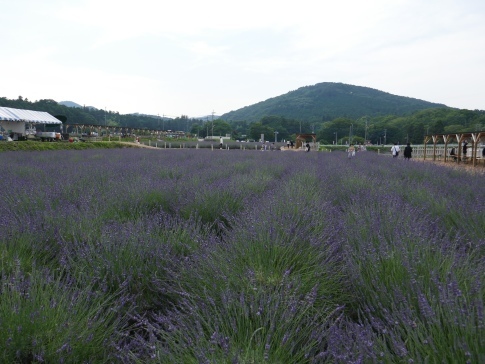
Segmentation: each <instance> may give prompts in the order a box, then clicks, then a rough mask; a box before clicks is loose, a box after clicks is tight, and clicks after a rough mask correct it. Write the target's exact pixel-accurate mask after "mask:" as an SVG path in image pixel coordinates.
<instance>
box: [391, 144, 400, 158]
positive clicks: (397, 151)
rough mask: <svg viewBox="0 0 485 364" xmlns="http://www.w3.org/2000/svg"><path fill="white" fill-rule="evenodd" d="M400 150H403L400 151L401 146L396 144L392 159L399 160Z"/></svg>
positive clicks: (393, 147) (393, 148)
mask: <svg viewBox="0 0 485 364" xmlns="http://www.w3.org/2000/svg"><path fill="white" fill-rule="evenodd" d="M400 150H401V149H399V145H397V143H394V145H393V146H392V148H391V153H392V157H393V158H397V157H398V156H399V151H400Z"/></svg>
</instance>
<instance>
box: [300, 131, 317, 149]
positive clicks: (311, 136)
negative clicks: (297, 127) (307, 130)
mask: <svg viewBox="0 0 485 364" xmlns="http://www.w3.org/2000/svg"><path fill="white" fill-rule="evenodd" d="M307 139H311V140H312V141H313V144H315V143H316V142H317V134H296V148H297V149H298V148H301V146H302V145H303V143H304V142H306V141H307Z"/></svg>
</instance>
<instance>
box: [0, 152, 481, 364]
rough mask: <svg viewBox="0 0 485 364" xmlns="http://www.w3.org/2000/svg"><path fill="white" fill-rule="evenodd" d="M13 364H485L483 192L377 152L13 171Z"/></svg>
mask: <svg viewBox="0 0 485 364" xmlns="http://www.w3.org/2000/svg"><path fill="white" fill-rule="evenodd" d="M0 170H1V171H2V172H1V173H2V178H1V180H0V187H1V189H2V191H3V192H4V193H3V194H2V198H1V199H0V244H1V245H0V259H1V260H0V269H1V273H0V274H1V286H0V289H1V291H0V348H2V350H0V359H1V360H2V361H3V362H23V363H24V362H35V363H40V362H49V363H50V362H65V363H70V362H71V363H79V362H87V363H89V362H92V363H95V362H96V363H99V362H132V363H152V362H153V363H226V362H228V363H229V362H231V363H246V362H254V363H256V362H258V363H259V362H268V363H326V362H328V363H339V362H341V363H348V362H383V363H390V362H392V363H396V362H403V363H410V362H416V363H417V362H467V361H468V362H484V361H485V332H484V326H483V325H484V322H483V320H484V318H483V308H484V307H483V304H484V293H485V289H484V286H483V283H484V273H483V263H484V261H483V258H484V252H485V249H484V247H485V237H484V231H485V206H484V204H483V200H481V199H482V198H483V196H485V187H484V186H483V183H482V181H481V178H480V177H478V176H474V175H467V174H466V173H465V172H460V171H456V170H449V169H443V168H442V167H439V166H436V165H432V164H425V163H419V162H416V163H415V162H408V161H401V160H394V159H391V158H383V157H380V156H378V155H376V154H372V153H359V155H358V156H357V158H355V159H353V160H347V159H346V157H345V155H344V154H343V153H338V152H335V153H264V152H254V151H229V152H228V151H213V152H211V151H193V150H192V151H190V150H173V151H171V150H166V151H158V150H131V149H130V150H129V149H126V150H103V151H99V150H89V151H55V152H43V153H37V154H34V153H23V152H16V153H3V154H2V155H1V159H0Z"/></svg>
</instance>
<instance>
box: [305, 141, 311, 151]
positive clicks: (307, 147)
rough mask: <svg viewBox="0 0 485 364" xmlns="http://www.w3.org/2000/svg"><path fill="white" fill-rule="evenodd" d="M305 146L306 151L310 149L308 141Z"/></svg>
mask: <svg viewBox="0 0 485 364" xmlns="http://www.w3.org/2000/svg"><path fill="white" fill-rule="evenodd" d="M305 147H306V151H307V152H309V151H310V143H306V145H305Z"/></svg>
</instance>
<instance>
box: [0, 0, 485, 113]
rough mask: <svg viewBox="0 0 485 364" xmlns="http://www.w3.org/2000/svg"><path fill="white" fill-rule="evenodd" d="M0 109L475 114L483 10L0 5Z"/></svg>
mask: <svg viewBox="0 0 485 364" xmlns="http://www.w3.org/2000/svg"><path fill="white" fill-rule="evenodd" d="M0 5H1V7H0V9H1V10H0V45H1V49H2V52H1V53H2V57H1V58H0V66H1V77H0V97H7V98H9V99H12V98H15V99H16V98H17V97H18V96H22V97H24V98H28V99H29V100H31V101H35V100H40V99H54V100H56V101H66V100H69V101H74V102H77V103H78V104H81V105H86V106H95V107H97V108H101V109H104V108H106V109H107V110H111V111H118V112H120V113H122V114H126V113H132V112H140V113H147V114H154V115H157V114H159V115H160V116H162V115H168V116H172V117H173V116H180V115H188V116H191V117H195V116H204V115H210V114H211V113H212V112H215V114H216V115H221V114H223V113H225V112H229V111H231V110H236V109H239V108H242V107H244V106H248V105H252V104H254V103H257V102H260V101H264V100H266V99H268V98H271V97H275V96H279V95H282V94H285V93H287V92H289V91H292V90H296V89H297V88H299V87H303V86H309V85H314V84H316V83H320V82H342V83H347V84H352V85H357V86H366V87H371V88H375V89H378V90H381V91H385V92H389V93H391V94H395V95H400V96H408V97H414V98H418V99H422V100H426V101H432V102H439V103H443V104H446V105H448V106H452V107H457V108H466V109H472V110H473V109H482V110H485V1H484V0H456V1H455V0H453V1H449V0H408V1H406V0H403V1H399V0H398V1H393V0H368V1H363V0H348V1H345V0H340V1H335V0H332V1H327V0H297V1H295V0H293V1H287V0H245V1H238V2H234V1H231V0H170V1H168V0H158V1H157V0H136V1H134V0H130V1H125V0H43V1H38V0H15V1H13V0H0Z"/></svg>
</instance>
